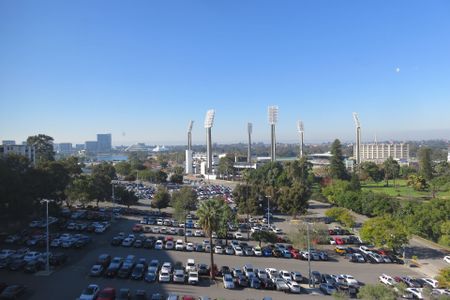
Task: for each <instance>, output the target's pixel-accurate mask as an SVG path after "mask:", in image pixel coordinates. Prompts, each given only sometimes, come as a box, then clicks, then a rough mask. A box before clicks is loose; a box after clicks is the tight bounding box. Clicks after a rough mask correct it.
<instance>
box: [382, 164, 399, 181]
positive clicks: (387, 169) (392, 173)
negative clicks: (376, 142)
mask: <svg viewBox="0 0 450 300" xmlns="http://www.w3.org/2000/svg"><path fill="white" fill-rule="evenodd" d="M383 167H384V179H385V180H386V186H389V179H393V180H394V186H395V178H397V177H398V175H399V174H400V165H399V164H398V162H397V161H396V160H394V159H393V158H392V157H388V159H386V160H385V161H384V163H383Z"/></svg>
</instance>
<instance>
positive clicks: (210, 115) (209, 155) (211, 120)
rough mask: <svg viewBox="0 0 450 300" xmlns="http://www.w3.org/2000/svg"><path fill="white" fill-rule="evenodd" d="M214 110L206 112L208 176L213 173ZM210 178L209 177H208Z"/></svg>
mask: <svg viewBox="0 0 450 300" xmlns="http://www.w3.org/2000/svg"><path fill="white" fill-rule="evenodd" d="M214 116H215V111H214V109H210V110H208V111H207V112H206V116H205V128H206V160H207V161H206V168H207V172H208V174H211V173H212V141H211V128H212V127H213V124H214ZM208 178H209V176H208Z"/></svg>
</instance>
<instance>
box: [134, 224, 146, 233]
mask: <svg viewBox="0 0 450 300" xmlns="http://www.w3.org/2000/svg"><path fill="white" fill-rule="evenodd" d="M132 230H133V232H141V231H142V230H144V227H143V226H142V225H141V224H134V226H133V229H132Z"/></svg>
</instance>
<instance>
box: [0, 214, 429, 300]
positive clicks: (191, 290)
mask: <svg viewBox="0 0 450 300" xmlns="http://www.w3.org/2000/svg"><path fill="white" fill-rule="evenodd" d="M138 219H139V218H126V219H122V220H117V221H115V222H114V223H113V224H112V225H111V227H110V228H109V229H108V230H107V231H106V232H104V233H103V234H92V237H93V241H92V243H90V244H89V245H87V246H86V247H85V248H82V249H67V250H66V249H62V250H61V251H63V252H65V253H67V254H68V255H69V261H68V263H67V264H66V265H65V266H63V267H62V268H60V269H57V270H56V271H55V272H53V273H52V274H51V275H50V276H39V275H31V274H24V273H23V272H13V271H7V270H1V271H0V277H1V280H0V281H4V282H7V283H8V284H14V283H17V284H24V285H25V286H26V287H27V294H26V295H25V296H24V297H23V298H24V299H76V298H77V297H78V296H79V295H80V293H81V291H82V290H83V289H84V288H85V287H86V286H87V285H88V284H91V283H95V284H98V285H99V286H100V287H101V288H104V287H114V288H116V289H117V290H118V289H120V288H129V289H131V291H132V293H134V292H135V291H136V290H138V289H144V290H146V292H147V294H148V295H150V294H152V293H156V292H159V293H161V294H162V295H168V294H170V293H176V294H179V295H192V296H209V297H211V298H224V299H262V298H263V297H265V296H268V297H272V299H294V298H297V297H299V295H295V294H284V293H282V292H278V291H273V290H259V289H258V290H257V289H253V288H249V287H247V288H237V289H233V290H228V289H224V288H223V284H222V279H221V278H217V280H216V282H210V280H209V279H208V278H207V277H205V278H202V279H201V280H200V283H199V284H198V285H197V286H192V285H187V284H174V283H158V282H153V283H148V282H145V281H142V280H140V281H134V280H131V279H118V278H111V279H108V278H103V277H98V278H93V277H89V271H90V268H91V266H92V265H93V264H94V263H95V262H96V260H97V258H98V256H99V255H101V254H104V253H107V254H110V255H111V256H113V257H114V256H120V257H126V256H127V255H129V254H132V255H135V256H136V258H145V259H146V260H147V262H149V261H150V260H151V259H158V260H159V261H160V263H163V262H166V261H167V262H171V263H172V264H175V263H177V262H180V263H183V264H185V263H186V261H187V259H189V258H193V259H194V260H195V262H196V263H205V264H207V265H210V256H209V253H206V252H186V251H175V250H154V249H145V248H134V247H121V246H119V247H114V246H111V245H110V242H111V240H112V237H113V236H115V235H116V234H117V233H119V232H125V233H126V234H128V233H131V232H132V231H131V228H132V227H133V224H135V223H136V222H137V220H138ZM277 225H279V227H282V228H286V229H287V227H286V224H282V223H280V224H277ZM147 235H155V236H156V235H160V234H152V233H148V234H147ZM177 238H178V237H175V239H177ZM179 238H181V237H179ZM181 239H183V238H181ZM188 239H189V241H190V242H197V243H201V242H202V241H203V240H204V239H205V238H200V237H189V238H188ZM253 243H255V242H253ZM333 247H334V246H325V248H329V249H332V248H333ZM3 248H4V247H3ZM329 254H330V260H329V261H312V262H311V269H312V270H315V271H319V272H321V273H327V274H351V275H353V276H354V277H355V278H356V279H357V280H358V281H360V282H362V283H375V282H378V276H380V275H381V274H383V273H385V274H390V275H412V276H420V275H419V274H417V273H415V272H414V270H413V269H410V268H408V267H406V266H402V265H396V264H356V263H351V262H349V261H348V260H345V259H343V257H342V256H339V255H337V254H334V253H333V251H329ZM214 258H215V263H216V265H217V266H218V267H219V268H220V267H221V266H223V265H226V266H228V267H230V268H242V267H243V266H244V265H245V264H252V265H253V267H254V268H262V269H264V268H275V269H277V270H287V271H289V272H290V271H298V272H300V273H301V274H302V275H303V276H307V274H308V262H307V261H303V260H297V259H284V258H275V257H256V256H251V257H250V256H235V255H225V254H223V255H220V254H218V255H215V256H214ZM302 286H303V287H304V288H305V289H304V290H303V292H302V295H301V297H306V298H309V297H311V298H314V297H315V298H317V297H318V296H317V295H318V294H319V293H320V292H319V291H318V290H317V289H310V288H309V287H308V285H307V284H305V283H303V284H302ZM322 297H323V295H322Z"/></svg>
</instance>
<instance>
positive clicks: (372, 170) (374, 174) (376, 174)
mask: <svg viewBox="0 0 450 300" xmlns="http://www.w3.org/2000/svg"><path fill="white" fill-rule="evenodd" d="M360 170H361V174H362V176H363V177H370V178H371V179H372V180H373V181H374V182H380V181H381V180H383V176H384V174H383V170H381V169H380V168H379V167H378V165H377V164H376V163H374V162H371V161H364V162H362V163H361V166H360Z"/></svg>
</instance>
